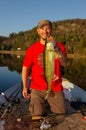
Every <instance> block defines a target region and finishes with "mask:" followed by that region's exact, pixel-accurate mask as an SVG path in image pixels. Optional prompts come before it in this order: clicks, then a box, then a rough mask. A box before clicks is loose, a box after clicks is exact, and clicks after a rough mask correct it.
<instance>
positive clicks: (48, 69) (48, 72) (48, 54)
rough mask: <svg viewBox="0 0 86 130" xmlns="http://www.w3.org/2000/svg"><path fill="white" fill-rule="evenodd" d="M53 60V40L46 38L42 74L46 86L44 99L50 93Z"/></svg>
mask: <svg viewBox="0 0 86 130" xmlns="http://www.w3.org/2000/svg"><path fill="white" fill-rule="evenodd" d="M54 60H55V52H54V41H53V38H51V37H50V38H47V42H46V43H45V50H44V74H45V79H46V81H47V85H48V86H47V91H46V97H45V98H46V99H47V97H48V95H49V93H50V92H52V87H51V83H52V79H53V76H54Z"/></svg>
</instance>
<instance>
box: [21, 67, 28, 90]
mask: <svg viewBox="0 0 86 130" xmlns="http://www.w3.org/2000/svg"><path fill="white" fill-rule="evenodd" d="M22 82H23V87H24V88H26V87H27V86H28V85H27V84H28V68H27V67H23V68H22Z"/></svg>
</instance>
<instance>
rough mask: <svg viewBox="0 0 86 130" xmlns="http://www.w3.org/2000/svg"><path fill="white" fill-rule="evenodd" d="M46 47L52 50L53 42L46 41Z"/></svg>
mask: <svg viewBox="0 0 86 130" xmlns="http://www.w3.org/2000/svg"><path fill="white" fill-rule="evenodd" d="M46 47H47V49H48V50H54V44H53V43H52V42H47V44H46Z"/></svg>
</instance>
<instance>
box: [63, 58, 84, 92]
mask: <svg viewBox="0 0 86 130" xmlns="http://www.w3.org/2000/svg"><path fill="white" fill-rule="evenodd" d="M64 77H66V78H67V79H69V80H70V81H71V82H73V83H75V84H77V85H78V86H80V87H81V88H83V89H85V90H86V59H85V58H74V59H68V66H67V68H66V69H65V75H64Z"/></svg>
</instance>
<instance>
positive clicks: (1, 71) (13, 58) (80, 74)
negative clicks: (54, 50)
mask: <svg viewBox="0 0 86 130" xmlns="http://www.w3.org/2000/svg"><path fill="white" fill-rule="evenodd" d="M23 58H24V56H21V55H18V56H17V55H7V54H5V55H2V54H0V92H2V91H5V90H6V89H8V88H10V87H11V86H13V85H15V84H18V83H20V82H21V70H22V62H23ZM63 77H65V78H67V79H69V80H70V81H71V82H72V83H75V84H77V85H78V86H80V87H81V88H83V89H84V90H86V59H83V58H82V59H75V58H74V59H68V66H67V68H66V69H64V75H63Z"/></svg>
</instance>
